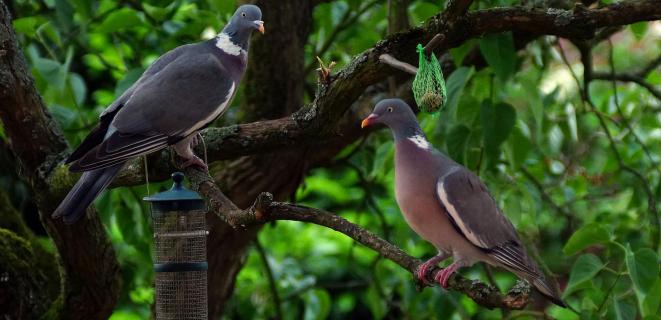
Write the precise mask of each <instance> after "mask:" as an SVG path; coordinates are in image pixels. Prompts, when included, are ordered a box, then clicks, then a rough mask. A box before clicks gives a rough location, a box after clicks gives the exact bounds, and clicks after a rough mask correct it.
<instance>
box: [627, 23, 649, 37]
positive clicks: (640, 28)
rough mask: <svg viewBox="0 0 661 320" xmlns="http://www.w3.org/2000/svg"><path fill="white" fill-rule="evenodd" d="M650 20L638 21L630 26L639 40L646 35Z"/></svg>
mask: <svg viewBox="0 0 661 320" xmlns="http://www.w3.org/2000/svg"><path fill="white" fill-rule="evenodd" d="M648 23H649V22H647V21H643V22H638V23H634V24H632V25H630V26H629V28H631V32H632V33H633V35H634V36H635V37H636V39H637V40H640V39H642V38H643V37H644V36H645V33H646V32H647V25H648Z"/></svg>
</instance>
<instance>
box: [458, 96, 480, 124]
mask: <svg viewBox="0 0 661 320" xmlns="http://www.w3.org/2000/svg"><path fill="white" fill-rule="evenodd" d="M479 116H480V103H479V102H478V101H477V100H476V99H475V98H474V97H472V96H465V97H463V99H461V101H459V105H458V109H457V119H456V121H455V122H456V123H457V124H463V125H465V126H467V127H469V128H471V129H474V128H475V127H476V126H479V125H481V123H479V122H478V121H477V120H478V119H479Z"/></svg>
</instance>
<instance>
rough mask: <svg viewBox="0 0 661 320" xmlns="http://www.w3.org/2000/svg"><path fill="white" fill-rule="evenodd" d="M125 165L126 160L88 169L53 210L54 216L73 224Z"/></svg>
mask: <svg viewBox="0 0 661 320" xmlns="http://www.w3.org/2000/svg"><path fill="white" fill-rule="evenodd" d="M123 166H124V162H122V163H120V164H116V165H114V166H111V167H107V168H102V169H96V170H91V171H86V172H84V173H83V175H82V176H81V177H80V179H79V180H78V182H76V185H75V186H74V187H73V188H72V189H71V191H69V194H67V196H66V197H65V198H64V200H62V202H61V203H60V205H59V206H58V207H57V209H55V211H54V212H53V218H55V219H57V218H59V217H62V219H63V220H64V223H66V224H72V223H74V222H76V221H78V219H80V217H82V216H83V215H84V214H85V211H86V210H87V207H89V206H90V204H92V202H93V201H94V199H96V197H97V196H98V195H99V194H100V193H101V192H102V191H103V190H104V189H105V188H106V187H108V185H109V184H110V182H112V180H113V178H114V177H115V176H116V175H117V173H119V170H120V169H121V168H122V167H123Z"/></svg>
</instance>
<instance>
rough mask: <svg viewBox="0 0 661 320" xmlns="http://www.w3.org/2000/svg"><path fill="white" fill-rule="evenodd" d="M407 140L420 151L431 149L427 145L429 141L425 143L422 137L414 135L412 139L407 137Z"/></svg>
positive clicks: (425, 140)
mask: <svg viewBox="0 0 661 320" xmlns="http://www.w3.org/2000/svg"><path fill="white" fill-rule="evenodd" d="M408 139H409V141H411V142H413V143H414V144H415V145H416V146H418V148H420V149H429V148H430V147H431V145H429V141H427V139H425V137H423V136H422V135H419V134H416V135H414V136H412V137H409V138H408Z"/></svg>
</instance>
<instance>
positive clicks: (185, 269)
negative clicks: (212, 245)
mask: <svg viewBox="0 0 661 320" xmlns="http://www.w3.org/2000/svg"><path fill="white" fill-rule="evenodd" d="M172 180H173V181H174V184H173V185H172V188H171V189H170V190H168V191H165V192H161V193H158V194H155V195H153V196H149V197H145V198H144V200H145V201H147V202H149V203H150V204H151V215H152V220H153V225H154V242H155V243H154V251H155V254H154V271H155V273H156V280H155V284H154V285H155V287H156V310H155V311H156V319H162V320H166V319H207V318H208V316H207V268H208V265H207V235H208V231H207V225H206V218H205V214H206V206H205V203H204V200H203V199H202V198H201V197H200V195H198V194H197V193H196V192H194V191H192V190H189V189H186V188H185V187H184V186H183V185H182V182H183V180H184V174H183V173H181V172H175V173H173V174H172Z"/></svg>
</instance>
